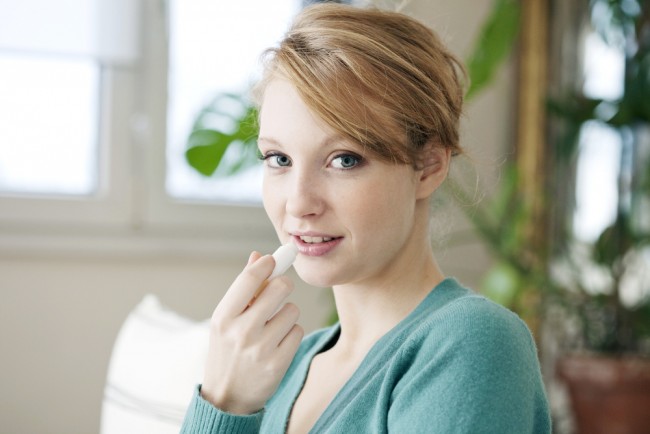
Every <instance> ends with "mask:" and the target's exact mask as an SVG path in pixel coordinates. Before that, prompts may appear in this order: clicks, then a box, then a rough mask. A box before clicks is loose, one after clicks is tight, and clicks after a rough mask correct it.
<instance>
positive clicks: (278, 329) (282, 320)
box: [264, 303, 300, 346]
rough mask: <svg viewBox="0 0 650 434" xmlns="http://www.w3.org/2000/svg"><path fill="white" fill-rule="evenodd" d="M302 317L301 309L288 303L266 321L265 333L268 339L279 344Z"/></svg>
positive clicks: (276, 344)
mask: <svg viewBox="0 0 650 434" xmlns="http://www.w3.org/2000/svg"><path fill="white" fill-rule="evenodd" d="M298 318H300V309H298V306H296V305H295V304H293V303H286V304H285V305H284V306H282V307H281V308H280V310H278V312H277V313H276V314H275V315H273V317H272V318H271V319H269V320H268V321H267V322H266V327H265V329H264V334H265V335H266V336H267V339H268V340H269V341H271V342H274V343H275V345H274V346H278V345H279V344H280V342H282V340H283V339H284V338H285V336H286V335H287V334H288V333H289V332H290V331H291V329H292V328H293V326H294V325H295V324H296V322H298Z"/></svg>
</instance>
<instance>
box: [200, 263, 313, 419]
mask: <svg viewBox="0 0 650 434" xmlns="http://www.w3.org/2000/svg"><path fill="white" fill-rule="evenodd" d="M274 265H275V263H274V261H273V258H272V257H271V256H270V255H267V256H261V255H260V254H259V253H257V252H253V253H252V254H251V256H250V258H249V260H248V264H247V265H246V267H245V268H244V270H243V271H242V272H241V274H240V275H239V276H238V277H237V278H236V279H235V281H234V282H233V284H232V285H231V286H230V288H229V289H228V292H227V293H226V295H225V296H224V297H223V299H222V300H221V302H220V303H219V305H218V306H217V308H216V309H215V310H214V313H213V314H212V319H211V323H210V347H209V351H208V358H207V364H206V368H205V376H204V381H203V385H202V386H201V395H202V396H203V398H204V399H206V400H208V401H209V402H211V403H212V404H213V405H215V406H216V407H217V408H219V409H220V410H222V411H226V412H228V413H233V414H252V413H255V412H256V411H258V410H260V409H262V408H263V407H264V404H265V403H266V401H267V400H268V399H269V398H270V397H271V395H272V394H273V393H274V392H275V390H276V389H277V387H278V385H279V384H280V381H281V380H282V377H283V376H284V374H285V373H286V371H287V369H288V368H289V364H290V363H291V360H292V359H293V356H294V355H295V353H296V351H297V350H298V346H299V345H300V341H301V340H302V337H303V335H304V332H303V330H302V327H300V326H299V325H298V324H296V321H297V320H298V316H299V315H300V311H299V310H298V307H296V306H295V305H294V304H292V303H284V300H285V299H286V298H287V297H288V296H289V294H291V292H292V291H293V283H292V282H291V280H289V278H287V277H284V276H279V277H276V278H275V279H273V280H271V281H270V282H269V283H268V285H267V286H266V288H264V291H262V292H261V293H260V294H259V296H258V297H257V298H255V295H256V293H257V292H258V289H259V288H260V287H261V286H262V285H264V283H265V281H266V278H267V277H269V275H270V274H271V272H272V271H273V267H274Z"/></svg>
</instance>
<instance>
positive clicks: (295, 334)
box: [278, 324, 305, 358]
mask: <svg viewBox="0 0 650 434" xmlns="http://www.w3.org/2000/svg"><path fill="white" fill-rule="evenodd" d="M304 336H305V331H304V330H303V328H302V327H301V326H300V325H298V324H294V325H293V327H291V330H289V333H287V335H286V336H285V337H284V339H282V341H281V342H280V345H278V349H279V350H280V352H281V353H282V354H284V355H285V356H286V357H288V358H293V356H294V355H295V354H296V351H298V347H299V346H300V342H301V341H302V338H303V337H304Z"/></svg>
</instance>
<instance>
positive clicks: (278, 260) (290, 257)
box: [247, 243, 298, 308]
mask: <svg viewBox="0 0 650 434" xmlns="http://www.w3.org/2000/svg"><path fill="white" fill-rule="evenodd" d="M271 256H273V259H274V260H275V268H273V271H272V272H271V275H270V276H269V277H268V279H266V280H265V281H264V282H263V283H262V284H261V285H260V287H259V288H258V289H257V291H256V292H255V295H254V296H253V299H252V300H251V301H250V303H249V304H248V306H247V308H248V307H250V306H251V304H253V302H254V301H255V300H256V299H257V297H259V295H260V294H261V293H262V291H264V288H266V285H268V284H269V282H270V281H271V279H274V278H276V277H278V276H281V275H283V274H284V273H285V272H286V271H287V270H288V269H289V267H291V264H293V261H295V260H296V257H297V256H298V246H296V245H295V244H294V243H288V244H285V245H283V246H280V247H279V248H278V249H277V250H276V251H275V252H273V254H272V255H271Z"/></svg>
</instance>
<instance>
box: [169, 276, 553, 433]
mask: <svg viewBox="0 0 650 434" xmlns="http://www.w3.org/2000/svg"><path fill="white" fill-rule="evenodd" d="M339 331H340V328H339V325H338V324H337V325H335V326H333V327H330V328H327V329H323V330H320V331H317V332H315V333H313V334H311V335H309V336H307V337H306V338H305V339H304V340H303V342H302V344H301V346H300V348H299V350H298V353H297V354H296V356H295V358H294V360H293V362H292V364H291V366H290V367H289V370H288V371H287V374H286V375H285V377H284V379H283V380H282V383H281V384H280V386H279V388H278V390H277V391H276V393H275V394H274V395H273V397H272V398H271V399H270V400H269V402H268V403H267V405H266V407H265V409H264V410H262V411H260V412H258V413H256V414H253V415H248V416H239V415H232V414H228V413H225V412H222V411H220V410H218V409H217V408H215V407H213V406H212V405H211V404H210V403H209V402H207V401H205V400H203V399H202V398H201V396H200V394H199V392H200V386H198V387H197V388H196V390H195V393H194V397H193V399H192V402H191V403H190V406H189V409H188V411H187V414H186V416H185V421H184V424H183V428H182V430H181V433H183V434H190V433H193V434H199V433H201V434H207V433H228V434H231V433H258V432H259V433H284V432H285V430H286V426H287V421H288V419H289V415H290V413H291V408H292V405H293V403H294V401H295V399H296V398H297V396H298V394H299V393H300V389H301V387H302V385H303V383H304V381H305V379H306V376H307V372H308V370H309V365H310V363H311V360H312V358H313V357H314V355H316V354H318V353H319V352H320V351H322V349H323V348H327V347H328V346H331V345H332V343H333V342H335V341H336V339H337V338H338V335H339ZM311 432H314V433H332V434H334V433H336V434H340V433H355V434H356V433H444V434H447V433H495V434H496V433H498V434H505V433H513V434H515V433H516V434H525V433H550V432H551V421H550V417H549V410H548V403H547V399H546V395H545V393H544V386H543V383H542V377H541V374H540V368H539V362H538V359H537V351H536V348H535V345H534V342H533V339H532V337H531V334H530V332H529V330H528V328H527V327H526V325H525V324H524V323H523V322H522V321H521V320H520V319H519V318H518V317H517V316H516V315H515V314H513V313H512V312H510V311H509V310H507V309H505V308H503V307H501V306H499V305H497V304H495V303H493V302H491V301H489V300H487V299H485V298H484V297H482V296H480V295H477V294H475V293H474V292H472V291H471V290H468V289H466V288H463V287H461V286H460V285H459V284H458V283H457V282H456V281H455V280H454V279H446V280H444V281H443V282H442V283H440V284H439V285H438V286H437V287H436V288H434V290H432V291H431V292H430V293H429V295H428V296H427V297H426V298H425V300H424V301H422V302H421V303H420V305H418V307H417V308H416V309H415V310H414V311H413V312H411V314H409V316H408V317H406V318H405V319H404V320H402V322H400V323H399V324H398V325H397V326H396V327H395V328H393V329H392V330H391V331H389V332H388V333H387V334H386V335H384V336H383V337H382V338H381V339H380V340H379V341H378V342H377V343H376V344H375V345H374V346H373V347H372V349H371V350H370V351H369V352H368V354H367V356H366V357H365V359H364V360H363V362H362V363H361V365H360V366H359V368H358V369H357V371H356V372H355V373H354V375H353V376H352V377H351V378H350V380H349V381H348V382H347V383H346V384H345V385H344V386H343V388H342V389H341V390H340V391H339V393H338V394H337V395H336V397H335V398H334V399H333V401H332V402H331V403H330V405H329V406H328V407H327V409H326V410H325V412H324V413H323V414H322V415H321V416H320V418H319V419H318V421H317V422H316V424H315V425H314V427H313V429H312V431H311Z"/></svg>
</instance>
